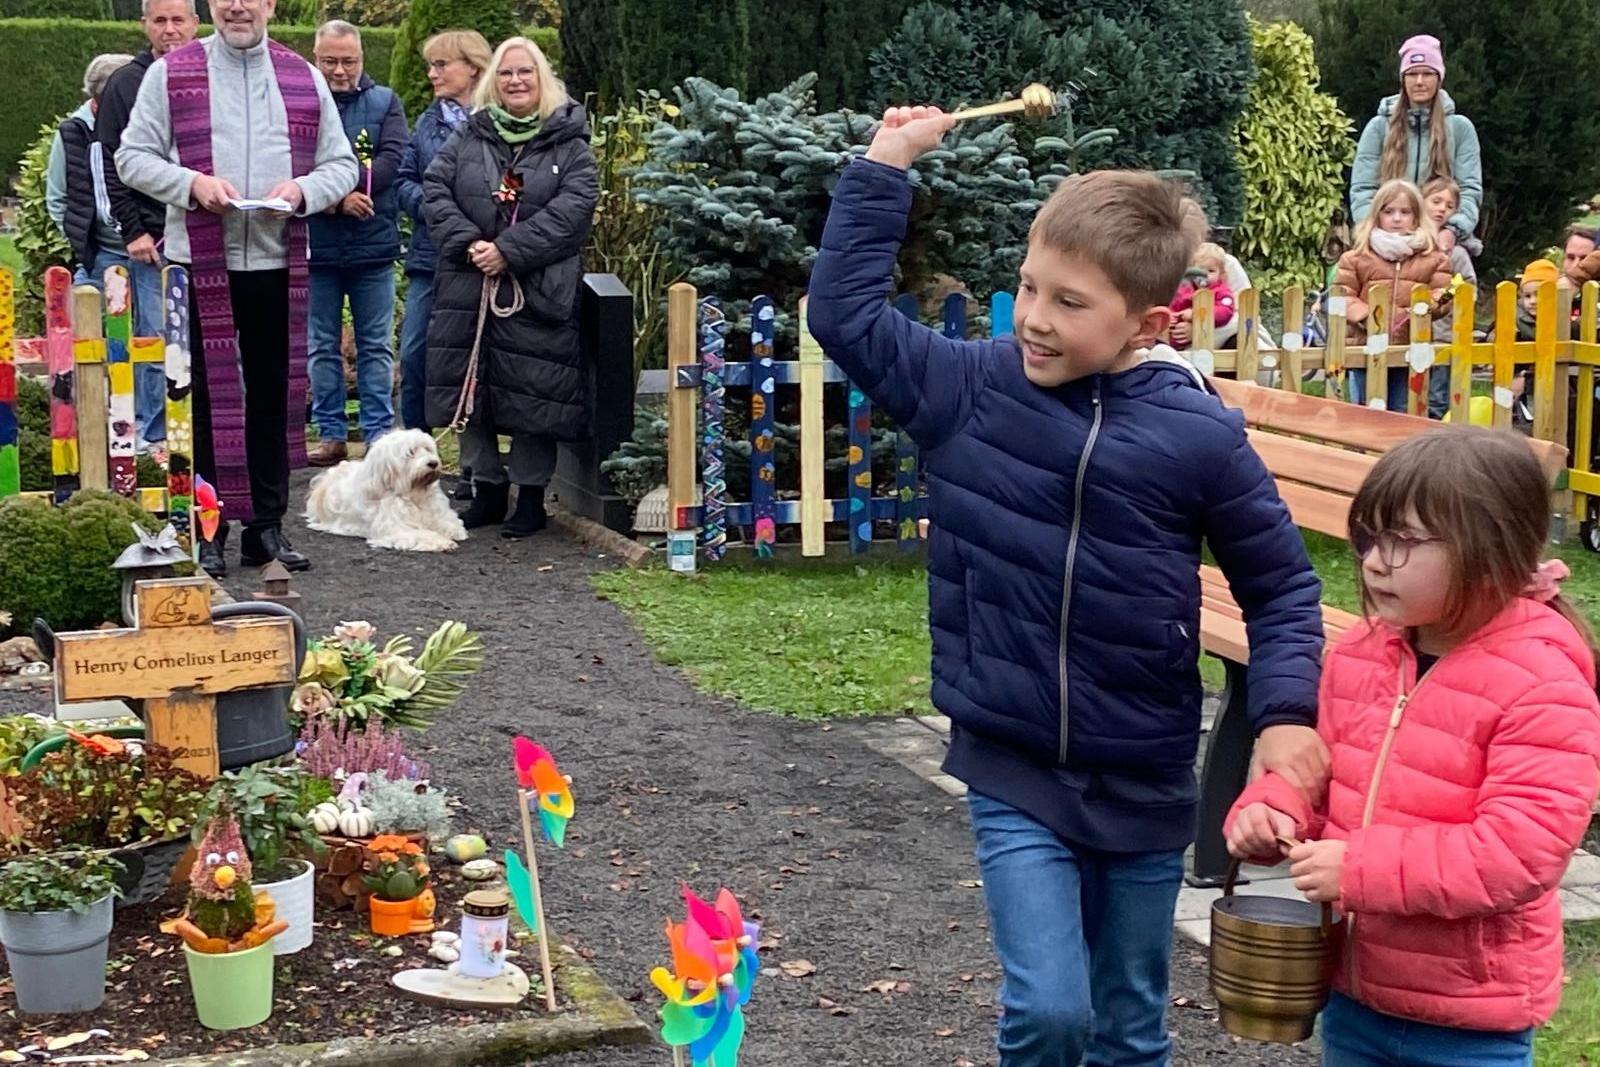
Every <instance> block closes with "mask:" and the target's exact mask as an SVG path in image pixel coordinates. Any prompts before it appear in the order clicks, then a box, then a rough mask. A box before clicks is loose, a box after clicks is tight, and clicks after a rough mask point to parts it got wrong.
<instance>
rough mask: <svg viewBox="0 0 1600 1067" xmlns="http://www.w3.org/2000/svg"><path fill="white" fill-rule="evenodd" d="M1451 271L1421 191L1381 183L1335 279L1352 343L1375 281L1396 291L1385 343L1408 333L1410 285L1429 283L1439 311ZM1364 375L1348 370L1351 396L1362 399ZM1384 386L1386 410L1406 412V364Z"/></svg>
mask: <svg viewBox="0 0 1600 1067" xmlns="http://www.w3.org/2000/svg"><path fill="white" fill-rule="evenodd" d="M1451 273H1452V272H1451V269H1450V256H1449V255H1448V254H1447V253H1445V252H1443V251H1441V250H1440V249H1439V245H1438V241H1437V239H1436V238H1435V234H1434V228H1433V223H1432V222H1431V221H1430V220H1429V218H1428V215H1427V213H1426V211H1425V210H1424V207H1423V201H1422V192H1421V190H1419V189H1418V188H1417V187H1416V186H1415V185H1412V184H1411V183H1410V182H1408V181H1405V180H1403V179H1396V180H1394V181H1388V182H1384V183H1383V185H1382V186H1381V187H1380V188H1379V189H1378V193H1377V195H1376V196H1374V197H1373V199H1372V212H1371V214H1369V215H1368V216H1367V217H1366V218H1365V219H1364V220H1362V223H1361V225H1360V227H1359V228H1357V230H1356V234H1355V247H1354V248H1352V249H1351V250H1350V251H1348V252H1346V253H1345V254H1344V255H1342V256H1340V257H1339V267H1338V272H1337V274H1336V276H1335V278H1334V281H1335V284H1338V285H1342V286H1344V288H1345V291H1346V292H1347V293H1349V294H1350V299H1349V303H1348V304H1347V305H1346V308H1345V317H1346V318H1348V319H1349V320H1350V332H1349V334H1348V335H1347V337H1348V338H1349V340H1350V342H1352V343H1355V344H1360V343H1362V342H1364V341H1365V340H1366V337H1367V315H1368V314H1369V313H1370V311H1371V303H1370V301H1371V299H1372V288H1373V286H1375V285H1378V284H1379V283H1387V284H1388V285H1389V288H1390V291H1391V292H1392V293H1393V294H1394V302H1393V304H1392V307H1393V308H1394V311H1395V313H1394V314H1393V316H1392V317H1391V318H1390V321H1389V324H1388V331H1389V343H1390V344H1391V345H1403V344H1405V343H1406V342H1407V341H1408V340H1409V338H1410V336H1411V315H1410V311H1409V308H1410V303H1411V289H1412V287H1413V286H1414V285H1417V284H1422V285H1426V286H1427V287H1428V289H1429V291H1430V292H1431V293H1432V296H1433V299H1432V301H1431V306H1432V310H1433V311H1434V313H1435V314H1437V313H1438V311H1439V310H1441V309H1442V308H1443V306H1444V305H1445V304H1446V303H1448V299H1447V294H1448V292H1449V287H1450V276H1451ZM1366 379H1367V374H1366V371H1364V370H1352V371H1349V372H1348V373H1347V375H1346V381H1347V382H1348V384H1349V392H1350V399H1351V400H1353V401H1355V402H1357V403H1363V402H1364V400H1365V393H1366V388H1365V387H1366ZM1386 391H1387V394H1388V407H1389V409H1390V410H1391V411H1404V410H1405V403H1406V370H1405V368H1404V367H1391V368H1390V369H1389V381H1388V388H1387V390H1386Z"/></svg>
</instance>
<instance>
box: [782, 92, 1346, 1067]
mask: <svg viewBox="0 0 1600 1067" xmlns="http://www.w3.org/2000/svg"><path fill="white" fill-rule="evenodd" d="M951 125H952V122H951V120H950V118H949V116H946V115H941V114H940V113H939V112H938V110H937V109H933V108H916V109H912V108H894V109H891V110H890V112H889V113H888V114H887V115H885V120H884V123H883V125H882V126H881V127H880V129H879V131H878V133H877V135H876V137H875V138H874V140H873V143H872V146H871V148H870V149H869V150H868V152H867V156H866V158H865V159H858V160H856V161H854V162H852V163H851V164H850V165H849V166H848V167H847V168H846V169H845V172H844V174H843V175H842V176H841V177H840V178H839V183H838V185H837V187H836V188H835V190H834V194H833V208H832V210H831V211H830V213H829V215H828V223H827V227H826V229H825V230H824V232H823V235H822V248H821V251H820V253H819V254H818V256H817V261H816V266H815V267H814V268H813V270H812V273H811V286H810V302H809V323H810V327H811V330H812V333H813V334H814V335H815V336H816V338H817V340H818V341H820V342H821V343H822V345H823V347H824V349H825V350H826V351H827V353H828V355H829V356H830V357H832V359H833V360H834V361H835V362H836V363H837V364H838V365H839V366H840V367H841V368H843V369H844V371H845V372H846V373H847V374H848V375H849V376H850V380H851V381H852V382H854V383H855V384H856V385H857V386H859V387H860V388H861V389H862V390H864V391H865V392H866V393H867V394H868V395H869V396H871V397H872V400H873V402H874V403H876V404H878V405H879V406H880V407H882V408H883V410H884V411H885V412H887V414H888V415H889V416H890V417H891V418H893V419H894V420H895V422H896V423H897V424H899V425H900V426H901V427H903V428H904V429H905V430H906V432H907V433H909V434H910V435H911V436H912V438H913V439H914V440H916V442H917V444H918V445H919V446H920V447H921V448H922V449H923V452H924V455H925V456H926V457H927V471H928V493H929V503H930V508H931V516H930V517H931V519H932V524H931V533H930V537H929V541H928V600H929V622H930V626H931V629H932V632H933V701H934V704H935V705H936V706H937V707H938V708H939V709H940V710H941V711H943V712H944V713H945V714H946V715H948V716H949V717H950V720H951V724H952V726H951V738H950V750H949V754H948V755H947V756H946V759H945V770H946V771H947V772H948V773H950V774H951V775H953V776H955V777H956V778H959V779H961V780H962V781H964V782H966V783H967V786H968V805H969V810H970V813H971V817H972V823H973V830H974V833H975V835H976V838H977V849H978V862H979V867H980V869H981V871H982V874H983V889H984V897H985V902H986V904H987V906H988V909H989V916H990V930H991V933H992V936H993V939H994V945H995V952H996V953H997V955H998V956H999V957H1000V963H1001V967H1002V970H1003V971H1004V975H1005V977H1004V983H1003V986H1002V989H1001V1006H1002V1009H1003V1013H1002V1016H1001V1021H1000V1034H999V1048H1000V1063H1001V1065H1002V1067H1077V1065H1078V1064H1079V1062H1080V1061H1082V1060H1083V1059H1084V1057H1085V1055H1086V1054H1087V1061H1086V1062H1088V1063H1089V1064H1093V1065H1095V1067H1162V1065H1165V1064H1166V1063H1167V1062H1168V1059H1169V1055H1170V1042H1169V1039H1168V1037H1167V1029H1166V1025H1165V1018H1164V1016H1165V1011H1166V1006H1167V971H1168V965H1169V957H1170V954H1171V951H1172V917H1173V910H1174V907H1175V905H1176V902H1177V896H1178V889H1179V885H1180V883H1181V882H1182V878H1183V852H1184V847H1185V846H1186V845H1188V844H1189V842H1190V841H1191V840H1193V838H1194V829H1195V814H1196V800H1197V789H1196V787H1195V780H1194V759H1195V753H1196V750H1197V747H1198V745H1199V738H1200V697H1201V692H1200V676H1199V672H1198V670H1197V667H1196V659H1197V656H1198V653H1199V622H1200V583H1199V577H1198V569H1199V564H1200V545H1201V541H1202V540H1204V541H1205V542H1206V543H1208V544H1209V546H1210V548H1211V551H1212V553H1213V554H1214V555H1215V557H1216V560H1217V562H1218V564H1220V565H1221V567H1222V569H1223V571H1224V573H1225V574H1226V575H1227V577H1228V581H1229V583H1230V585H1231V587H1232V589H1233V592H1234V595H1235V597H1236V598H1237V600H1238V602H1239V606H1240V608H1241V609H1242V610H1243V613H1244V618H1245V623H1246V627H1247V631H1248V634H1249V639H1250V668H1249V670H1250V673H1249V682H1250V692H1249V713H1250V716H1251V719H1252V720H1253V722H1254V725H1255V728H1256V731H1257V754H1258V758H1259V760H1260V761H1261V763H1262V764H1263V765H1264V766H1269V767H1273V768H1276V769H1279V771H1280V773H1283V774H1284V775H1285V777H1286V778H1289V779H1290V780H1292V781H1293V782H1294V783H1295V784H1296V785H1298V786H1299V787H1301V788H1303V789H1305V790H1306V791H1307V792H1308V793H1309V794H1312V795H1315V793H1316V791H1317V790H1319V789H1320V788H1321V787H1322V783H1323V782H1324V781H1325V779H1326V773H1327V751H1326V749H1325V748H1324V747H1323V745H1322V743H1321V741H1320V740H1319V739H1318V738H1317V735H1316V731H1315V729H1314V728H1313V726H1314V724H1315V722H1316V707H1317V681H1318V677H1319V673H1320V655H1321V651H1322V613H1321V607H1320V603H1319V601H1320V596H1321V584H1320V583H1319V582H1318V581H1317V576H1316V574H1315V572H1313V571H1312V569H1311V565H1310V561H1309V560H1308V559H1307V558H1306V552H1305V546H1304V544H1303V543H1302V541H1301V539H1300V534H1299V531H1298V530H1297V529H1296V528H1295V525H1294V523H1293V522H1292V521H1291V520H1290V518H1289V514H1288V511H1287V509H1286V508H1285V507H1284V505H1283V502H1282V501H1281V500H1280V499H1279V497H1278V494H1277V490H1276V487H1275V486H1274V483H1273V480H1272V476H1271V475H1270V474H1269V473H1268V472H1267V470H1266V468H1265V467H1264V466H1263V464H1262V462H1261V460H1260V458H1259V457H1258V456H1257V455H1256V454H1255V451H1254V450H1253V449H1252V448H1251V447H1250V442H1249V440H1248V438H1247V437H1246V436H1245V431H1244V422H1243V419H1241V417H1240V416H1239V413H1238V412H1236V411H1228V410H1225V409H1224V408H1223V407H1222V405H1221V403H1220V402H1219V401H1218V400H1217V399H1216V397H1215V396H1213V395H1212V394H1211V393H1210V392H1208V391H1207V389H1206V388H1205V384H1204V381H1203V379H1201V378H1200V377H1199V375H1198V374H1197V373H1196V372H1195V371H1194V369H1193V368H1192V367H1190V366H1189V365H1188V364H1186V363H1184V362H1183V361H1182V360H1181V358H1180V357H1178V356H1177V354H1176V353H1174V352H1173V351H1172V350H1171V349H1170V348H1167V347H1166V346H1165V345H1158V344H1157V339H1158V338H1159V337H1160V336H1161V335H1162V333H1163V332H1164V331H1165V330H1166V328H1167V327H1168V325H1169V324H1170V322H1171V317H1172V313H1171V311H1170V310H1169V309H1168V307H1167V304H1168V302H1169V301H1170V300H1171V297H1172V294H1173V292H1175V291H1176V290H1177V287H1178V283H1179V281H1180V280H1181V279H1182V277H1183V272H1184V270H1185V269H1186V268H1187V266H1188V265H1189V262H1190V257H1191V256H1192V255H1193V254H1194V249H1195V247H1196V245H1197V244H1198V243H1199V241H1200V240H1201V238H1202V236H1203V234H1204V232H1205V218H1204V216H1203V215H1202V213H1201V212H1200V210H1199V208H1198V207H1196V206H1195V205H1194V203H1193V202H1192V201H1189V200H1187V199H1186V198H1185V197H1184V196H1183V194H1182V192H1181V190H1179V189H1177V188H1176V187H1174V186H1172V185H1171V184H1169V183H1166V182H1163V181H1161V180H1159V179H1157V178H1156V177H1155V176H1153V175H1150V174H1143V173H1135V172H1114V171H1113V172H1100V173H1095V174H1086V175H1077V176H1074V177H1072V178H1068V179H1067V180H1065V181H1063V182H1062V183H1061V185H1060V187H1059V188H1058V189H1057V191H1056V192H1055V193H1054V195H1053V196H1052V197H1051V198H1050V200H1049V202H1048V203H1047V204H1046V205H1045V206H1044V207H1043V208H1041V209H1040V211H1039V213H1038V215H1037V216H1036V217H1035V220H1034V223H1033V228H1032V230H1031V232H1030V234H1029V242H1028V254H1027V258H1026V260H1025V261H1024V262H1023V264H1022V269H1021V279H1020V283H1019V285H1018V289H1017V300H1016V312H1015V330H1016V332H1015V334H1014V335H1008V336H1005V337H1001V338H997V339H995V340H992V341H955V340H949V339H947V338H944V337H941V336H940V335H939V334H938V333H936V332H934V331H933V330H930V329H928V328H926V327H924V326H922V325H920V324H918V323H914V322H912V321H911V320H909V319H907V318H905V317H904V316H902V315H901V314H899V313H898V312H897V311H895V310H894V309H893V308H892V307H891V306H890V305H889V303H888V299H887V298H888V296H889V293H890V291H891V287H892V285H893V275H894V268H895V260H896V257H897V255H898V253H899V250H900V243H901V241H902V240H903V239H904V237H905V231H906V218H907V214H908V212H909V211H910V208H911V190H912V185H911V181H910V178H909V176H908V174H907V170H908V168H909V167H910V166H911V165H912V163H913V162H914V161H915V160H916V158H917V157H918V156H920V155H921V154H922V153H924V152H927V151H930V150H932V149H934V148H935V147H937V146H938V145H939V143H940V140H941V139H942V137H943V135H944V133H945V132H946V131H947V130H949V129H950V126H951Z"/></svg>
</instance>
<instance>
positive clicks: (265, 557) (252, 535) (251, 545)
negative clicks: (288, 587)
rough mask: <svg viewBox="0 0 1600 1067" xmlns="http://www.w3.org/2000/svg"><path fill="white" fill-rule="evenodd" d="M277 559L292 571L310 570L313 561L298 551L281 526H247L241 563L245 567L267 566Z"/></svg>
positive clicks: (240, 549)
mask: <svg viewBox="0 0 1600 1067" xmlns="http://www.w3.org/2000/svg"><path fill="white" fill-rule="evenodd" d="M273 560H277V561H278V562H279V563H281V564H283V565H284V566H285V567H287V568H288V569H289V570H291V571H308V570H310V569H311V561H310V560H309V559H307V558H306V556H305V553H303V552H296V551H295V548H294V546H293V545H291V544H290V543H289V539H288V538H287V537H285V536H284V535H283V528H282V527H279V526H260V527H247V528H246V529H245V531H244V538H243V540H241V541H240V542H239V563H240V565H241V566H245V567H265V566H266V565H267V564H268V563H271V562H272V561H273Z"/></svg>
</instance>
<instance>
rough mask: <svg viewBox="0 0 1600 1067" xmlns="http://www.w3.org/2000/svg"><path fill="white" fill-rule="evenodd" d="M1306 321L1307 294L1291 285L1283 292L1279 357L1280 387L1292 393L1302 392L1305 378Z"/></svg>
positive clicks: (1269, 355)
mask: <svg viewBox="0 0 1600 1067" xmlns="http://www.w3.org/2000/svg"><path fill="white" fill-rule="evenodd" d="M1305 321H1306V307H1305V294H1304V293H1303V292H1302V291H1301V289H1300V287H1299V286H1298V285H1291V286H1289V288H1287V289H1285V290H1284V291H1283V336H1281V337H1280V338H1278V357H1277V358H1278V385H1279V387H1280V388H1283V389H1287V390H1289V392H1291V393H1298V392H1299V391H1300V387H1301V382H1302V379H1303V378H1304V377H1305V353H1304V349H1305V346H1306V338H1305V334H1304V333H1303V332H1302V331H1303V330H1304V328H1305ZM1268 358H1271V354H1270V353H1269V354H1268Z"/></svg>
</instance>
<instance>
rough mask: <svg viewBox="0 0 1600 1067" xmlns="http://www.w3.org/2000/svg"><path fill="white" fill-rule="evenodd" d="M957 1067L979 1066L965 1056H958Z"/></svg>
mask: <svg viewBox="0 0 1600 1067" xmlns="http://www.w3.org/2000/svg"><path fill="white" fill-rule="evenodd" d="M955 1067H978V1065H977V1064H976V1063H973V1062H972V1061H971V1060H969V1059H967V1058H966V1057H965V1056H958V1057H957V1058H956V1064H955Z"/></svg>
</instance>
